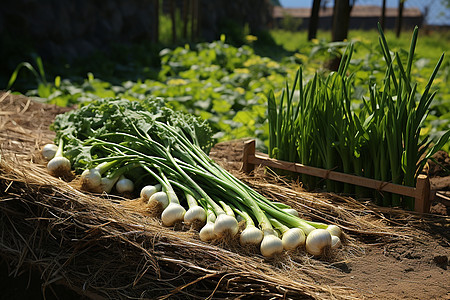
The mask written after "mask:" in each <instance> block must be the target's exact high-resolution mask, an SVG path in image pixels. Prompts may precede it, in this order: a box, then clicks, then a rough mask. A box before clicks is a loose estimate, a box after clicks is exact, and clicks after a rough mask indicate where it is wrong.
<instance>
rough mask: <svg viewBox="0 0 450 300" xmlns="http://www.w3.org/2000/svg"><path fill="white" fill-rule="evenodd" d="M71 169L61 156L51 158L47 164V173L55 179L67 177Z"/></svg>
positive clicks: (68, 162) (65, 159)
mask: <svg viewBox="0 0 450 300" xmlns="http://www.w3.org/2000/svg"><path fill="white" fill-rule="evenodd" d="M71 169H72V166H71V165H70V161H69V160H68V159H67V158H65V157H63V156H56V157H53V158H52V159H51V160H50V161H49V162H48V164H47V170H48V173H49V174H50V175H52V176H55V177H64V176H67V175H69V174H70V170H71Z"/></svg>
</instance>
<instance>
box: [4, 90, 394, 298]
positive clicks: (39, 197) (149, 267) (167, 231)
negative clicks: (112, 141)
mask: <svg viewBox="0 0 450 300" xmlns="http://www.w3.org/2000/svg"><path fill="white" fill-rule="evenodd" d="M0 107H2V110H1V111H2V112H3V113H2V114H0V146H1V162H0V226H1V230H0V255H1V256H2V257H3V258H4V259H5V260H6V261H7V262H8V264H9V265H10V266H13V267H14V269H15V270H16V273H17V274H18V273H19V272H20V271H21V270H22V269H23V268H26V267H28V266H31V267H33V268H34V269H37V270H38V271H39V272H40V273H41V274H42V278H43V279H44V281H45V282H46V285H49V286H51V284H52V283H59V284H64V285H67V286H69V287H70V288H71V289H73V290H75V291H77V292H79V293H80V294H83V295H85V296H87V297H89V298H92V299H96V298H114V299H118V298H152V299H154V298H161V299H164V298H170V299H178V298H180V299H186V298H192V299H205V298H208V297H213V298H214V299H221V298H238V297H239V298H257V299H271V298H277V299H283V298H284V299H314V298H319V299H323V298H338V299H351V298H358V297H359V296H360V295H358V293H357V292H356V291H355V290H352V289H350V288H347V287H344V286H342V284H340V283H339V282H338V279H337V278H332V277H331V275H329V274H330V272H329V270H330V265H331V264H332V263H334V262H338V261H342V260H345V259H346V258H348V257H351V256H353V255H361V253H363V248H364V244H363V243H362V241H361V240H360V239H359V238H358V237H357V235H355V234H356V233H364V236H366V237H371V238H373V239H378V238H380V237H389V236H391V237H392V236H401V235H400V234H398V233H395V232H394V231H393V230H392V229H391V228H390V227H388V226H387V225H386V224H385V223H384V222H383V221H382V218H379V217H377V216H376V215H375V214H374V213H373V212H371V211H367V210H365V209H364V207H363V206H361V204H359V203H357V202H355V201H354V200H351V199H346V198H342V199H333V201H331V200H330V199H329V198H326V197H317V195H314V194H311V193H306V192H302V191H301V190H300V189H299V188H298V186H295V185H292V184H290V183H283V182H281V181H280V179H277V178H272V177H268V176H265V175H261V174H260V175H256V176H255V177H253V178H250V177H248V176H247V177H246V176H245V175H243V174H240V173H238V172H237V171H236V166H237V163H236V160H235V158H236V154H235V153H236V148H237V147H235V146H234V145H233V144H231V143H229V144H228V146H226V145H227V144H219V145H217V146H216V147H215V148H214V149H213V151H212V153H211V154H212V156H213V158H215V157H217V161H218V162H219V163H222V165H223V166H224V167H225V168H228V169H229V170H230V171H232V172H233V173H234V174H235V175H236V176H238V177H239V178H241V179H243V180H245V181H247V182H248V183H249V184H250V185H251V186H252V187H254V188H255V189H256V190H258V191H259V192H261V193H263V194H265V195H266V196H268V197H270V198H272V199H277V201H280V202H285V203H288V204H289V205H291V206H293V207H294V208H296V209H297V210H298V211H299V212H300V214H301V215H302V216H303V217H305V218H307V219H313V220H314V221H325V220H326V221H327V222H328V223H336V224H340V225H342V226H343V227H344V228H345V229H346V232H348V233H350V235H347V238H346V241H345V243H344V247H343V248H342V249H341V250H339V251H338V252H337V253H335V254H334V255H333V256H332V257H328V258H326V259H322V260H318V259H314V258H312V257H310V256H307V255H306V254H305V253H304V252H303V251H297V252H295V253H286V254H284V255H283V256H282V257H280V258H277V259H275V260H265V259H264V258H263V257H262V256H261V255H257V254H256V251H255V249H242V248H241V247H238V246H233V244H232V243H221V244H214V243H213V244H207V243H203V242H201V241H200V240H199V238H198V232H196V231H193V230H187V229H184V228H178V230H174V229H172V228H166V227H163V226H162V225H161V224H160V221H159V220H157V219H154V218H152V217H151V216H149V213H148V211H146V209H145V206H143V205H141V203H140V202H139V200H127V199H123V198H119V197H115V196H108V195H90V194H86V193H82V192H80V191H79V190H78V189H77V179H75V180H73V181H72V182H69V183H66V182H63V181H61V180H59V179H56V178H53V177H51V176H49V175H48V174H47V171H46V168H45V164H44V161H43V159H42V158H41V157H40V154H39V152H38V150H39V147H40V146H42V145H43V144H44V143H46V142H48V141H50V140H52V139H53V136H54V134H53V133H52V132H50V131H49V130H48V129H47V128H48V125H49V124H50V123H51V122H52V121H53V118H54V116H55V114H57V113H60V112H62V111H63V109H59V108H55V107H51V106H47V105H41V104H39V103H35V102H33V101H30V99H28V98H20V97H16V96H11V95H8V94H3V95H1V94H0ZM8 112H10V113H8ZM224 147H225V148H224ZM230 147H232V148H234V149H235V151H231V152H230V155H229V157H231V158H232V159H233V160H232V161H231V162H230V160H229V164H223V163H224V162H226V161H227V159H226V158H227V157H226V156H227V155H226V154H224V153H226V151H228V149H229V148H230ZM224 149H225V150H224ZM224 151H225V152H224ZM343 199H345V200H343ZM335 200H336V201H337V202H335ZM336 203H337V204H336Z"/></svg>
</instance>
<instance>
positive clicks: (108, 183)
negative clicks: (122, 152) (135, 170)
mask: <svg viewBox="0 0 450 300" xmlns="http://www.w3.org/2000/svg"><path fill="white" fill-rule="evenodd" d="M117 179H118V177H114V178H108V177H104V178H102V179H101V182H102V183H101V185H100V186H101V191H100V192H99V193H103V192H105V193H109V192H111V190H112V188H113V187H114V184H115V183H116V181H117Z"/></svg>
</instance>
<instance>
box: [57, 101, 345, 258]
mask: <svg viewBox="0 0 450 300" xmlns="http://www.w3.org/2000/svg"><path fill="white" fill-rule="evenodd" d="M90 105H91V107H89V106H90ZM104 105H107V107H106V108H105V106H104ZM152 105H156V104H155V103H153V104H152ZM136 107H137V106H136V105H135V104H133V103H132V102H131V101H124V100H120V101H119V100H111V99H110V100H104V101H100V100H99V101H97V102H96V103H92V104H89V105H88V106H87V107H85V108H84V109H82V110H80V111H79V112H77V111H72V112H69V114H70V115H69V116H67V117H65V116H63V117H61V118H60V119H58V120H57V125H56V126H54V127H55V129H56V130H57V136H59V137H60V139H59V147H58V150H57V151H56V153H55V157H53V158H52V159H51V160H50V162H49V163H48V166H50V165H53V163H52V161H54V160H61V159H62V160H64V161H66V162H67V161H68V162H69V169H68V170H66V171H68V172H70V162H75V164H76V165H77V166H78V167H77V172H78V173H81V176H80V178H81V183H82V189H84V190H87V191H90V192H94V193H102V192H106V193H110V192H113V191H117V192H121V193H123V192H124V191H127V192H131V191H130V190H129V189H126V188H122V187H120V188H119V186H118V185H119V183H120V182H121V180H128V182H130V179H131V178H135V181H134V185H136V186H141V187H142V188H141V191H140V195H139V196H140V198H141V200H142V201H145V202H146V203H147V205H148V206H149V209H151V210H152V212H153V213H154V215H156V216H158V217H160V218H161V221H162V224H163V225H165V226H175V225H177V224H181V223H183V224H186V225H187V226H191V227H192V228H194V229H195V228H200V230H199V237H200V239H201V240H202V241H213V240H217V239H228V240H235V239H234V238H235V237H237V236H238V235H240V236H239V242H240V244H241V245H242V246H245V247H247V246H256V247H259V249H260V251H261V254H262V255H263V256H265V257H273V256H275V255H276V254H278V253H281V252H283V251H284V250H286V251H292V250H295V249H298V248H299V247H305V248H306V251H307V252H308V253H310V254H312V255H322V254H324V252H326V251H327V249H330V248H333V247H334V248H336V247H339V246H340V245H341V243H340V238H341V230H340V229H339V227H337V226H335V225H330V226H328V225H326V224H322V223H316V222H311V221H306V220H302V219H300V218H299V217H298V213H297V215H293V214H292V213H293V212H292V209H291V208H290V207H289V206H287V205H284V204H281V203H274V202H272V201H270V200H268V199H267V198H266V197H264V196H262V195H261V194H260V193H258V192H256V191H255V190H253V189H251V188H250V187H249V186H247V185H246V184H244V183H243V182H241V181H240V180H238V179H237V178H236V177H234V176H233V175H232V174H230V173H229V172H228V171H226V170H225V169H223V168H222V167H220V166H219V165H218V164H217V163H215V162H214V161H213V160H211V159H210V158H209V156H208V155H207V154H206V153H205V151H204V150H203V149H202V143H201V141H200V139H199V135H198V133H199V131H198V130H196V127H195V126H194V124H195V122H194V121H193V119H192V118H188V117H184V116H183V115H181V114H176V113H175V112H173V111H171V110H170V109H168V108H167V107H164V108H161V111H160V110H159V109H154V108H152V109H154V113H149V111H147V110H145V111H144V110H139V109H136ZM102 109H105V112H106V111H108V113H110V112H111V111H114V112H115V113H114V114H113V115H109V116H108V120H107V121H105V124H104V126H103V127H102V125H98V126H97V127H96V128H92V124H94V122H95V120H97V121H98V119H102V118H103V116H102V115H101V110H102ZM93 112H95V113H93ZM116 112H117V113H116ZM77 113H78V114H79V115H77ZM161 115H166V117H165V118H162V117H161ZM167 116H169V117H167ZM86 118H87V119H88V120H87V121H86ZM89 118H92V120H89ZM80 119H83V122H86V123H83V124H85V125H86V126H87V127H88V128H87V129H83V128H84V125H83V126H81V128H80V130H78V131H76V132H74V131H73V129H72V127H71V126H72V125H74V123H75V122H78V120H80ZM74 120H77V121H74ZM116 121H117V122H123V123H121V125H120V127H117V126H116V125H111V124H116V123H115V122H116ZM97 123H98V122H97ZM197 129H198V128H197ZM69 132H70V133H69ZM64 145H66V146H64ZM65 147H66V148H65ZM63 149H67V151H66V153H67V157H68V158H64V155H63V153H64V152H63ZM74 153H75V154H74ZM50 156H51V155H49V156H48V157H50ZM84 162H86V164H85V166H86V168H85V169H84V170H83V169H82V168H80V167H81V166H83V164H84ZM65 165H66V166H67V164H65ZM49 172H50V168H49ZM51 174H53V175H55V176H61V175H58V174H56V173H55V172H51ZM114 184H115V186H114ZM125 185H126V184H124V182H121V186H125ZM131 185H133V182H132V183H131V184H130V186H131ZM239 221H241V222H244V223H245V226H244V227H243V228H244V229H243V230H242V231H240V229H239V228H242V227H240V226H239Z"/></svg>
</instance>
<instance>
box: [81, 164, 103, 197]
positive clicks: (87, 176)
mask: <svg viewBox="0 0 450 300" xmlns="http://www.w3.org/2000/svg"><path fill="white" fill-rule="evenodd" d="M81 188H82V189H83V190H85V191H89V192H93V193H101V192H103V189H102V174H101V173H100V171H99V170H98V169H97V168H93V169H86V170H84V171H83V173H82V174H81Z"/></svg>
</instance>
